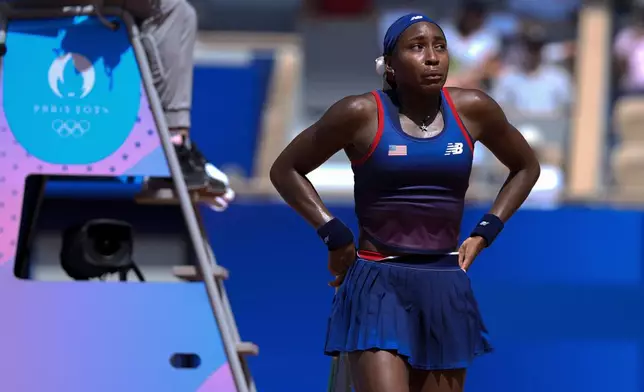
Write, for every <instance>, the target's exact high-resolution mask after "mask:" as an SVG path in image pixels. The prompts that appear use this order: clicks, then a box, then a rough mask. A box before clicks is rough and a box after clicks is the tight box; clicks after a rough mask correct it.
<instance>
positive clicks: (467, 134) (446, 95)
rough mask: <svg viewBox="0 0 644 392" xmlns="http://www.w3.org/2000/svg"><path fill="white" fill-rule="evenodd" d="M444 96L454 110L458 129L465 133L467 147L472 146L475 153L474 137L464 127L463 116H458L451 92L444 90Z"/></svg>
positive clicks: (471, 148)
mask: <svg viewBox="0 0 644 392" xmlns="http://www.w3.org/2000/svg"><path fill="white" fill-rule="evenodd" d="M443 94H444V95H445V99H446V100H447V104H448V105H449V107H450V109H452V113H453V114H454V118H455V119H456V123H457V124H458V127H459V128H461V133H463V137H464V138H465V140H466V141H467V145H468V146H470V150H472V151H474V143H473V142H472V137H471V136H470V133H469V132H467V128H465V125H463V121H461V116H459V115H458V111H457V110H456V106H454V101H452V97H450V96H449V92H447V89H446V88H443Z"/></svg>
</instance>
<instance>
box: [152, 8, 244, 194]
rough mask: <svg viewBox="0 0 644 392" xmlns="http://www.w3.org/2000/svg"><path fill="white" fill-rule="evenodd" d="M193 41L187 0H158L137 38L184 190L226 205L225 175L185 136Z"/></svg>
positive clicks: (192, 15) (191, 10) (193, 25)
mask: <svg viewBox="0 0 644 392" xmlns="http://www.w3.org/2000/svg"><path fill="white" fill-rule="evenodd" d="M196 40H197V15H196V12H195V10H194V8H193V7H192V5H190V3H188V1H187V0H160V1H159V7H158V11H157V14H156V15H155V16H154V17H152V18H150V19H148V20H146V21H145V22H143V25H142V39H141V42H142V43H143V46H144V48H145V51H146V52H147V54H148V59H149V63H150V70H151V71H152V77H153V81H154V86H155V88H156V90H157V93H158V95H159V99H160V101H161V105H162V107H163V111H164V113H165V118H166V122H167V125H168V129H169V131H170V134H171V136H172V142H173V143H174V144H175V149H176V153H177V156H178V158H179V161H180V163H181V166H182V171H183V175H184V177H185V180H186V184H187V185H188V189H189V190H191V191H198V192H200V193H204V194H205V195H208V196H217V198H218V199H217V200H215V202H216V203H215V204H217V205H221V206H224V207H225V206H227V204H228V203H229V202H230V201H232V199H233V197H234V192H232V190H231V189H230V188H229V186H228V177H227V176H226V175H225V174H224V173H222V172H221V171H220V170H219V169H217V168H216V167H215V166H213V165H212V164H210V163H208V161H207V160H206V158H205V157H204V156H203V154H202V153H201V152H200V151H199V149H198V148H197V147H196V146H195V145H194V143H193V142H192V141H190V139H189V133H190V125H191V124H190V112H191V110H192V89H193V73H194V49H195V44H196Z"/></svg>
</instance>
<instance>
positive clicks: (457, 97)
mask: <svg viewBox="0 0 644 392" xmlns="http://www.w3.org/2000/svg"><path fill="white" fill-rule="evenodd" d="M447 91H448V92H449V95H450V97H451V99H452V102H453V103H454V107H455V108H456V111H457V112H458V114H460V115H464V116H466V117H468V118H471V119H475V118H479V116H486V115H491V114H492V115H493V114H496V113H499V112H501V108H500V107H499V105H498V104H497V103H496V101H494V99H492V97H490V96H489V95H487V94H486V93H485V92H483V91H481V90H477V89H468V88H459V87H448V88H447Z"/></svg>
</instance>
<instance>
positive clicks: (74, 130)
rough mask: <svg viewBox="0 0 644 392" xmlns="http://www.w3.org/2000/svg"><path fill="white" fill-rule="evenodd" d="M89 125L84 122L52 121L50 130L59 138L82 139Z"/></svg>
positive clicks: (87, 122)
mask: <svg viewBox="0 0 644 392" xmlns="http://www.w3.org/2000/svg"><path fill="white" fill-rule="evenodd" d="M90 127H91V125H90V123H89V121H86V120H80V121H77V120H54V121H53V122H52V123H51V128H52V129H53V130H54V132H56V133H57V134H58V136H60V137H69V136H72V137H82V136H83V135H85V133H87V132H88V131H89V129H90Z"/></svg>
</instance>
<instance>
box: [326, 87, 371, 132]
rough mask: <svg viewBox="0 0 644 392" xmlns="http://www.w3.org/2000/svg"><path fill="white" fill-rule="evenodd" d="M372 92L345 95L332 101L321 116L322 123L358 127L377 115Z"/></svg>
mask: <svg viewBox="0 0 644 392" xmlns="http://www.w3.org/2000/svg"><path fill="white" fill-rule="evenodd" d="M377 108H378V106H377V102H376V98H375V97H374V96H373V94H372V93H365V94H360V95H349V96H346V97H344V98H342V99H340V100H339V101H337V102H336V103H334V104H333V105H332V106H331V107H330V108H329V110H327V112H326V113H325V115H324V116H323V118H322V121H323V122H324V123H328V124H331V125H333V126H334V127H342V128H356V129H357V128H360V127H361V126H362V125H364V124H366V123H367V122H369V121H371V120H373V119H374V118H376V117H377V115H378V109H377Z"/></svg>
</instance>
